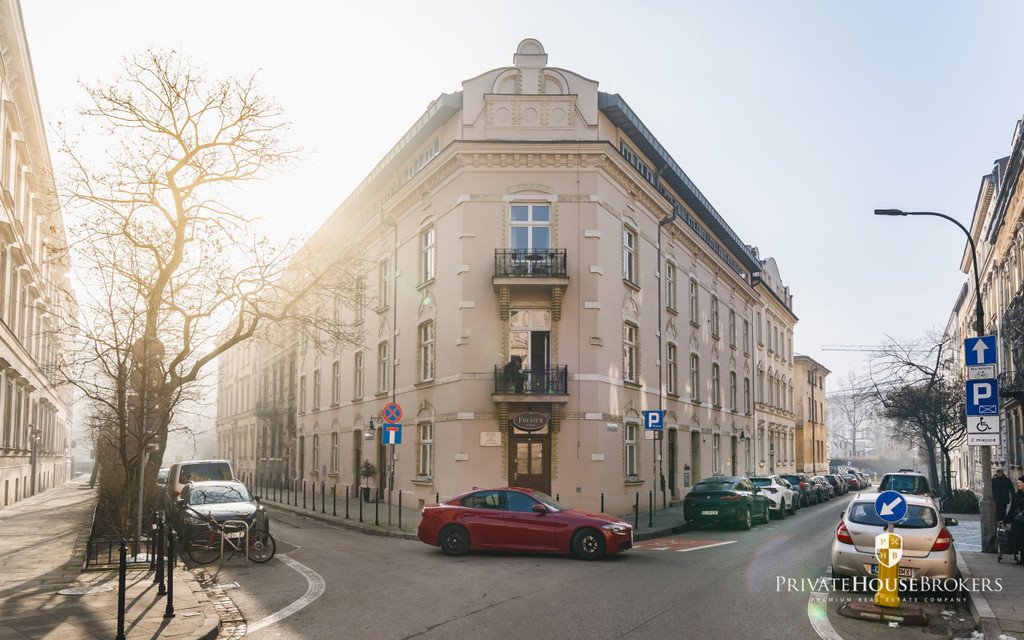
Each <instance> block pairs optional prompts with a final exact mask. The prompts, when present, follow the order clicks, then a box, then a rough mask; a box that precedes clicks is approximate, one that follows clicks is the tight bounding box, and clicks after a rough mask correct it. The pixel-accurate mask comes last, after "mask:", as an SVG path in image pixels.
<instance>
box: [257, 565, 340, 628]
mask: <svg viewBox="0 0 1024 640" xmlns="http://www.w3.org/2000/svg"><path fill="white" fill-rule="evenodd" d="M277 557H278V558H280V559H281V561H282V562H284V563H285V564H286V565H288V566H289V567H291V568H292V569H295V570H296V571H298V572H299V573H301V574H302V577H304V578H305V579H306V582H307V583H309V586H308V587H306V595H304V596H302V597H301V598H299V599H298V600H296V601H295V602H293V603H291V604H290V605H288V606H287V607H285V608H284V609H281V610H280V611H277V612H276V613H272V614H270V615H269V616H267V617H266V618H263V619H262V620H259V621H257V622H254V623H253V624H250V625H247V628H246V632H245V633H246V635H248V634H250V633H252V632H253V631H259V630H260V629H264V628H266V627H269V626H270V625H272V624H276V623H278V622H280V621H282V620H284V619H285V618H287V617H288V616H290V615H292V614H293V613H296V612H298V611H301V610H302V609H304V608H306V607H307V606H309V604H310V603H312V602H313V601H314V600H316V599H317V598H319V597H320V596H321V595H323V593H324V589H326V588H327V583H326V582H324V579H323V577H322V576H321V575H320V574H319V573H317V572H316V571H313V570H312V569H310V568H309V567H307V566H306V565H304V564H302V563H301V562H298V561H297V560H293V559H292V558H290V557H288V556H286V555H284V554H280V553H279V554H277Z"/></svg>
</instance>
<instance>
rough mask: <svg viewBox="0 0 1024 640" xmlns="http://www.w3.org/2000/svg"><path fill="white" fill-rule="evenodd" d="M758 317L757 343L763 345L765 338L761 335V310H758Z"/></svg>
mask: <svg viewBox="0 0 1024 640" xmlns="http://www.w3.org/2000/svg"><path fill="white" fill-rule="evenodd" d="M756 318H757V344H759V345H763V344H764V338H763V337H762V336H761V312H760V311H758V312H757V315H756Z"/></svg>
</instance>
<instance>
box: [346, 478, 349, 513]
mask: <svg viewBox="0 0 1024 640" xmlns="http://www.w3.org/2000/svg"><path fill="white" fill-rule="evenodd" d="M348 492H349V485H347V484H346V485H345V519H346V520H348Z"/></svg>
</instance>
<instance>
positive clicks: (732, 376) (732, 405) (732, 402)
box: [729, 371, 737, 412]
mask: <svg viewBox="0 0 1024 640" xmlns="http://www.w3.org/2000/svg"><path fill="white" fill-rule="evenodd" d="M729 409H730V410H732V411H733V412H735V411H736V409H737V406H736V372H735V371H730V372H729Z"/></svg>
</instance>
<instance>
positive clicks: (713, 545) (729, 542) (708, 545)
mask: <svg viewBox="0 0 1024 640" xmlns="http://www.w3.org/2000/svg"><path fill="white" fill-rule="evenodd" d="M735 543H736V541H735V540H729V541H728V542H716V543H715V544H705V545H701V546H699V547H690V548H689V549H679V550H678V551H679V553H686V552H687V551H700V550H701V549H710V548H711V547H721V546H722V545H725V544H735Z"/></svg>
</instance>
